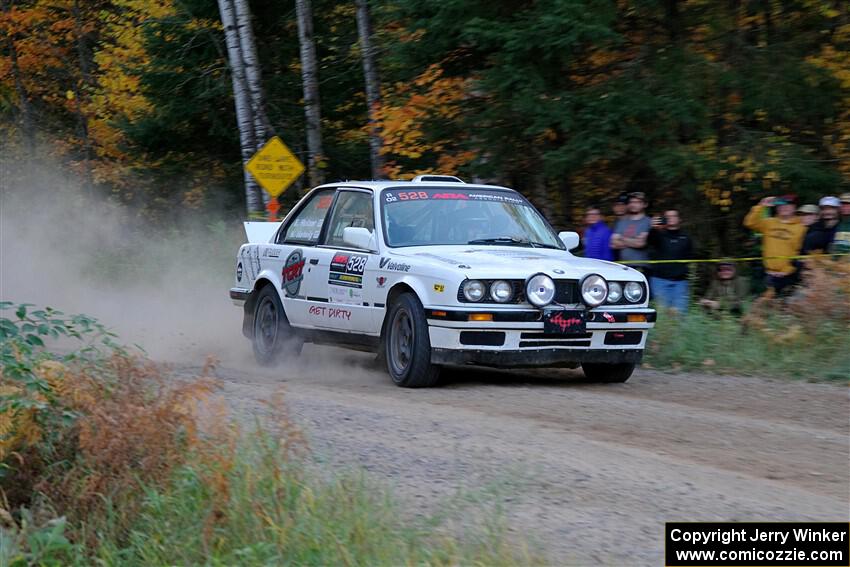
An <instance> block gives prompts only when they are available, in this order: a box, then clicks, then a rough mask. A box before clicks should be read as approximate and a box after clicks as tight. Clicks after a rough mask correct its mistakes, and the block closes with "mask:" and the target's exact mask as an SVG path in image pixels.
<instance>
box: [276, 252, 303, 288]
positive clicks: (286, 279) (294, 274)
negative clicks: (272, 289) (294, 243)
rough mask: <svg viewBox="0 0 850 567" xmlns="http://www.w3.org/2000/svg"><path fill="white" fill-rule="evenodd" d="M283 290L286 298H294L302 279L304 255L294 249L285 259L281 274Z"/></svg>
mask: <svg viewBox="0 0 850 567" xmlns="http://www.w3.org/2000/svg"><path fill="white" fill-rule="evenodd" d="M281 277H282V279H283V289H284V291H286V296H287V297H295V296H296V295H298V290H300V289H301V280H303V279H304V253H303V252H302V251H301V249H300V248H296V249H295V250H293V251H292V253H291V254H290V255H289V256H287V257H286V261H285V262H284V263H283V271H282V272H281Z"/></svg>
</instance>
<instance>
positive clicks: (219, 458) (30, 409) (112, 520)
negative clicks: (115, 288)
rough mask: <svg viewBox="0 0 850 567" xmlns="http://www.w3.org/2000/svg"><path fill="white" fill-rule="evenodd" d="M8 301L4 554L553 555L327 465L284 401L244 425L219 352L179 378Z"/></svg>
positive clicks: (231, 559)
mask: <svg viewBox="0 0 850 567" xmlns="http://www.w3.org/2000/svg"><path fill="white" fill-rule="evenodd" d="M0 307H2V310H0V340H2V343H0V363H2V366H0V565H21V566H23V565H89V564H104V565H174V564H180V565H189V564H213V565H237V564H238V565H267V564H297V565H393V566H395V565H458V564H479V565H512V564H517V563H523V564H527V563H529V562H536V563H539V560H537V559H536V558H532V557H530V556H529V555H527V554H526V552H525V550H524V547H523V546H518V547H517V546H513V545H509V543H508V541H507V539H506V538H505V537H504V533H503V529H502V528H501V527H500V524H499V522H494V523H492V524H486V525H483V526H480V527H472V528H470V527H464V529H462V530H459V529H457V527H456V526H451V530H450V529H449V527H448V526H446V525H441V523H440V522H438V521H436V520H433V519H422V520H411V519H410V518H406V517H404V516H403V515H402V513H401V512H400V510H399V509H398V508H397V507H395V505H394V504H393V502H392V497H391V495H389V494H388V493H387V492H386V491H384V490H382V489H381V488H380V487H376V486H374V485H372V484H371V483H369V482H368V481H366V480H364V479H363V478H362V477H361V476H358V475H356V474H349V475H344V476H339V475H334V474H322V475H317V474H315V473H316V471H315V470H314V469H312V470H311V465H310V463H309V458H308V457H309V451H308V448H307V446H306V443H305V441H304V438H303V437H302V435H301V432H300V431H299V430H298V428H297V427H295V426H294V425H293V424H292V423H291V422H290V421H289V419H288V418H287V416H286V413H285V410H284V409H282V408H285V404H283V403H282V400H274V401H273V402H272V403H271V404H270V406H269V412H268V416H267V417H265V418H263V420H262V421H258V422H257V424H256V426H255V428H252V429H251V430H250V431H247V430H242V429H241V428H240V426H239V425H238V424H237V422H236V421H234V420H233V419H231V417H230V416H229V415H228V412H227V407H226V405H225V404H224V402H223V400H222V399H221V398H220V397H218V396H217V395H216V383H215V380H214V379H213V378H212V377H211V375H212V374H213V371H214V361H209V362H208V363H207V364H206V365H205V367H204V368H203V370H202V372H200V375H199V376H197V377H196V378H194V379H182V378H181V379H179V380H177V379H174V378H173V377H172V376H170V375H169V374H168V373H167V372H166V371H165V370H163V368H162V367H160V366H157V365H155V364H153V363H151V362H149V361H147V360H145V359H144V358H141V357H138V356H135V355H133V354H131V353H129V352H128V351H126V350H125V349H123V348H122V347H120V346H118V345H117V344H116V343H115V342H114V340H115V337H114V336H113V335H112V334H111V333H110V332H109V331H108V330H107V329H105V328H104V327H103V326H102V325H100V324H99V323H98V322H97V321H95V320H93V319H91V318H89V317H86V316H83V315H77V316H67V315H65V314H63V313H61V312H59V311H55V310H52V309H32V307H31V306H27V305H12V304H10V303H8V302H5V303H3V304H0ZM48 347H49V348H48Z"/></svg>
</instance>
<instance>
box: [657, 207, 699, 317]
mask: <svg viewBox="0 0 850 567" xmlns="http://www.w3.org/2000/svg"><path fill="white" fill-rule="evenodd" d="M649 245H650V247H651V248H652V255H651V256H652V259H653V260H678V261H677V262H670V263H658V264H653V265H652V270H651V272H650V273H651V276H650V278H649V289H650V293H651V294H652V297H653V298H654V299H655V301H656V302H657V303H658V304H659V305H663V306H665V307H672V308H673V309H675V310H677V311H679V312H680V313H685V312H686V311H687V310H688V299H689V294H688V264H687V262H682V261H681V260H691V259H693V244H692V242H691V237H690V236H688V235H687V234H685V232H684V231H682V228H681V218H680V216H679V211H678V210H676V209H668V210H666V211H664V214H663V215H661V216H657V217H653V219H652V230H651V231H650V233H649Z"/></svg>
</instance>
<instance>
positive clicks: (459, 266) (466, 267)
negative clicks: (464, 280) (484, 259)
mask: <svg viewBox="0 0 850 567" xmlns="http://www.w3.org/2000/svg"><path fill="white" fill-rule="evenodd" d="M457 267H458V268H460V269H461V270H471V269H472V268H471V267H470V266H467V265H466V264H458V265H457Z"/></svg>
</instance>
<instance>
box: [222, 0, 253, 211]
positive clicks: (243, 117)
mask: <svg viewBox="0 0 850 567" xmlns="http://www.w3.org/2000/svg"><path fill="white" fill-rule="evenodd" d="M218 10H219V13H220V14H221V24H222V26H223V27H224V39H225V43H226V45H227V59H228V61H229V63H230V78H231V82H232V83H233V100H234V104H235V106H236V122H237V124H238V127H239V145H240V147H241V150H242V166H243V169H242V173H243V176H244V179H245V208H246V211H247V213H248V215H251V214H252V213H262V211H263V209H262V198H261V196H260V187H259V186H258V185H257V182H256V181H254V178H253V177H252V176H251V174H250V173H248V171H247V170H246V169H245V168H244V166H245V164H246V163H248V160H249V159H251V156H252V155H254V152H256V151H257V142H256V137H255V135H254V116H253V112H252V111H251V100H250V96H249V92H248V88H247V84H248V82H247V80H246V78H245V69H244V66H243V59H242V50H241V48H240V41H239V35H238V30H237V28H236V17H235V10H234V7H233V3H232V1H231V0H218Z"/></svg>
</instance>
